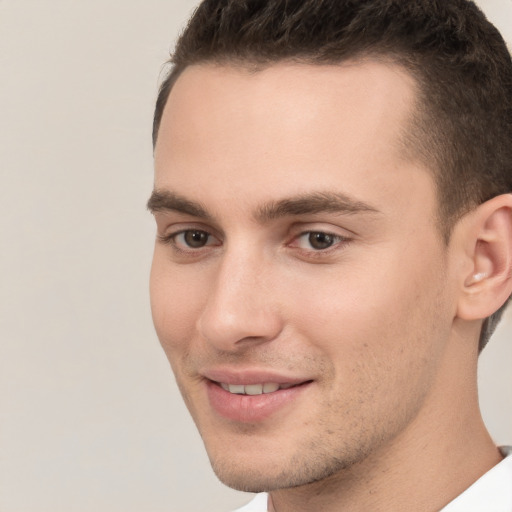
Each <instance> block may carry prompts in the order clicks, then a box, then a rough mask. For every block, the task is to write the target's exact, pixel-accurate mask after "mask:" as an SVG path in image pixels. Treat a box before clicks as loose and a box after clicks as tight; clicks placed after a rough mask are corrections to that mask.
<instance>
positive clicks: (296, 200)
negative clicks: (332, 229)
mask: <svg viewBox="0 0 512 512" xmlns="http://www.w3.org/2000/svg"><path fill="white" fill-rule="evenodd" d="M318 213H339V214H344V215H353V214H356V213H374V214H377V213H380V212H379V210H377V208H374V207H373V206H371V205H369V204H367V203H364V202H362V201H358V200H356V199H354V198H351V197H350V196H348V195H346V194H342V193H339V192H313V193H308V194H301V195H299V196H296V197H291V198H288V199H281V200H280V201H272V202H270V203H268V204H266V205H263V206H261V207H260V208H258V210H257V212H256V215H255V217H256V219H257V220H258V221H259V222H266V221H270V220H273V219H277V218H280V217H286V216H292V215H314V214H318Z"/></svg>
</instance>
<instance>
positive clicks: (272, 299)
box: [197, 253, 282, 352]
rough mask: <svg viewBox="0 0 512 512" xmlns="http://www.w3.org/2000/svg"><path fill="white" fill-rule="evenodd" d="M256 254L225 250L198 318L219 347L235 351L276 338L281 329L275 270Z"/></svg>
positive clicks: (203, 331)
mask: <svg viewBox="0 0 512 512" xmlns="http://www.w3.org/2000/svg"><path fill="white" fill-rule="evenodd" d="M269 266H270V265H269V264H266V263H265V261H264V259H263V258H259V257H257V256H256V255H253V256H247V255H245V254H240V253H237V254H231V255H228V254H226V255H225V256H224V257H223V258H222V260H221V261H220V262H219V263H218V267H217V268H216V270H215V272H216V275H215V279H212V280H211V281H210V282H211V283H212V287H211V288H210V289H209V290H208V298H207V301H206V305H205V307H204V309H203V311H202V312H201V315H200V317H199V319H198V322H197V328H198V330H199V333H200V334H201V335H202V337H203V338H204V339H205V340H206V341H207V342H208V343H210V344H212V345H214V346H215V347H216V348H217V349H219V350H222V351H228V352H236V351H239V350H241V349H244V348H247V347H252V346H254V345H257V344H262V343H265V342H268V341H271V340H273V339H275V338H276V337H277V336H278V335H279V333H280V332H281V329H282V319H281V315H280V311H279V307H278V301H277V300H276V286H275V284H276V283H274V282H273V278H272V272H271V271H270V269H269Z"/></svg>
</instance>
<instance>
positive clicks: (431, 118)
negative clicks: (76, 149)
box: [153, 0, 512, 348]
mask: <svg viewBox="0 0 512 512" xmlns="http://www.w3.org/2000/svg"><path fill="white" fill-rule="evenodd" d="M364 58H378V59H384V60H388V61H390V62H393V63H396V64H399V65H401V66H403V67H404V68H405V69H406V70H407V71H408V72H409V73H410V74H411V75H412V76H413V77H414V78H415V79H416V81H417V84H418V86H419V97H418V101H417V108H416V111H415V114H414V119H413V122H412V123H411V126H410V127H409V132H408V133H407V134H405V139H406V146H407V149H408V152H409V153H410V154H412V155H413V156H414V157H416V158H418V159H420V161H422V162H423V163H425V164H426V165H427V166H428V167H429V168H430V169H431V170H432V172H433V173H434V177H435V180H436V185H437V193H438V197H439V219H440V226H441V229H442V234H443V236H444V237H445V239H446V240H447V241H448V240H449V237H450V232H451V228H452V226H453V225H454V223H455V222H456V220H457V219H459V218H460V217H461V216H462V215H463V214H464V213H466V212H467V211H468V210H470V209H471V208H473V207H475V206H476V205H478V204H481V203H483V202H484V201H486V200H488V199H491V198H492V197H494V196H497V195H500V194H503V193H509V192H512V62H511V58H510V54H509V52H508V50H507V47H506V44H505V42H504V41H503V38H502V37H501V35H500V33H499V32H498V30H497V29H496V28H495V27H494V26H493V25H492V24H491V23H490V22H489V21H488V20H487V19H486V17H485V15H484V14H483V13H482V12H481V11H480V9H479V8H478V7H477V6H476V5H475V4H474V2H472V1H469V0H407V1H406V0H204V1H203V2H202V3H201V4H200V5H199V7H198V8H197V10H196V11H195V13H194V14H193V16H192V18H191V19H190V21H189V24H188V26H187V27H186V29H185V31H184V32H183V34H182V35H181V37H180V38H179V40H178V42H177V45H176V48H175V51H174V53H173V55H172V56H171V59H170V61H169V63H170V64H171V68H170V71H169V73H168V74H167V76H166V78H165V79H164V81H163V83H162V85H161V87H160V91H159V95H158V99H157V102H156V108H155V115H154V122H153V144H156V141H157V137H158V129H159V126H160V121H161V118H162V114H163V110H164V107H165V104H166V102H167V98H168V96H169V94H170V91H171V89H172V86H173V84H174V83H175V81H176V80H177V78H178V77H179V75H180V74H181V72H182V71H183V70H184V69H185V68H186V67H188V66H190V65H192V64H200V63H205V62H213V63H219V64H235V65H240V66H251V67H253V66H257V67H265V66H268V65H271V64H273V63H276V62H279V61H285V60H288V61H296V62H302V63H307V64H338V63H340V62H343V61H346V60H349V59H350V60H354V59H364ZM504 307H505V306H503V307H502V308H501V309H500V310H498V311H497V312H496V313H495V314H494V315H493V316H492V317H490V318H488V319H487V320H486V322H485V324H484V327H483V329H482V334H481V338H480V348H483V346H484V345H485V343H486V342H487V340H488V338H489V336H490V335H491V334H492V331H493V330H494V327H495V326H496V324H497V322H498V321H499V318H500V317H501V314H502V312H503V309H504Z"/></svg>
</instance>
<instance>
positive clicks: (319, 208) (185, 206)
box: [147, 190, 381, 224]
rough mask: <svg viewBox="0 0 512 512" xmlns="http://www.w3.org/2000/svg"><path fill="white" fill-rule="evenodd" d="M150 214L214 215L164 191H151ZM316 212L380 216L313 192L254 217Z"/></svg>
mask: <svg viewBox="0 0 512 512" xmlns="http://www.w3.org/2000/svg"><path fill="white" fill-rule="evenodd" d="M147 208H148V210H149V211H150V212H151V213H155V212H161V211H175V212H179V213H183V214H185V215H190V216H192V217H198V218H202V219H205V220H212V219H213V215H212V214H210V213H209V212H208V210H207V209H206V208H205V207H204V206H203V205H202V204H201V203H199V202H196V201H192V200H190V199H187V198H186V197H183V196H181V195H179V194H176V193H174V192H171V191H167V190H154V191H153V192H152V194H151V197H150V198H149V201H148V203H147ZM319 213H338V214H344V215H354V214H357V213H370V214H378V213H381V212H380V211H379V210H378V209H376V208H374V207H373V206H371V205H369V204H367V203H364V202H362V201H358V200H356V199H354V198H352V197H350V196H348V195H346V194H342V193H339V192H312V193H307V194H300V195H298V196H294V197H290V198H285V199H281V200H279V201H270V202H269V203H267V204H264V205H262V206H260V207H258V208H257V209H256V211H255V212H254V215H253V216H254V218H255V219H256V220H257V221H258V222H259V223H261V224H264V223H265V222H269V221H271V220H275V219H278V218H282V217H288V216H299V215H315V214H319Z"/></svg>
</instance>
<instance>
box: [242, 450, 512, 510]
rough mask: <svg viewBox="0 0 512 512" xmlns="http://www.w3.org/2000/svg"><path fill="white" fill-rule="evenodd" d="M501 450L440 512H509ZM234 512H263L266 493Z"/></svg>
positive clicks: (511, 480)
mask: <svg viewBox="0 0 512 512" xmlns="http://www.w3.org/2000/svg"><path fill="white" fill-rule="evenodd" d="M501 451H502V452H503V454H504V455H506V457H505V458H504V459H503V460H502V461H501V462H500V463H499V464H498V465H496V466H494V467H493V468H492V469H490V470H489V471H488V472H487V473H485V474H484V475H482V476H481V477H480V478H479V479H478V480H477V481H476V482H475V483H474V484H473V485H472V486H471V487H469V488H468V489H466V490H465V491H464V492H463V493H462V494H461V495H460V496H458V497H457V498H455V499H454V500H453V501H452V502H451V503H449V504H448V505H446V507H444V508H443V509H442V510H440V512H512V447H507V448H501ZM234 512H267V494H265V493H261V494H257V495H256V496H255V497H254V499H253V500H252V501H251V502H250V503H248V504H247V505H245V507H242V508H239V509H237V510H235V511H234Z"/></svg>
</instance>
